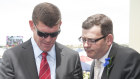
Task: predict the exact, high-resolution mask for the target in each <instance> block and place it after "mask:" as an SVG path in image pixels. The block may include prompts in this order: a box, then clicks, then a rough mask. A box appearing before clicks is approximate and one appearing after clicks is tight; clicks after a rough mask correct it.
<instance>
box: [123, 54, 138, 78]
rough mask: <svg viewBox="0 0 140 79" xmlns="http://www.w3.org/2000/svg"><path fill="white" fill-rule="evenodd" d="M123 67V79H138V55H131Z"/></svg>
mask: <svg viewBox="0 0 140 79" xmlns="http://www.w3.org/2000/svg"><path fill="white" fill-rule="evenodd" d="M126 63H127V64H126V65H125V67H124V77H125V78H124V79H140V54H139V53H136V52H134V53H131V54H130V55H129V56H128V58H127V60H126Z"/></svg>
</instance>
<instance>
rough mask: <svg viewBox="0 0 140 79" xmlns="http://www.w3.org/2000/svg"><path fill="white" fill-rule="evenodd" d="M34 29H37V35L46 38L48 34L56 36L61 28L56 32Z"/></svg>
mask: <svg viewBox="0 0 140 79" xmlns="http://www.w3.org/2000/svg"><path fill="white" fill-rule="evenodd" d="M35 28H36V27H35ZM36 31H37V34H38V36H40V37H42V38H47V37H48V36H50V37H52V38H53V37H56V36H57V35H58V34H59V33H60V31H61V30H60V29H59V30H58V31H57V32H53V33H47V32H41V31H39V30H38V29H37V28H36Z"/></svg>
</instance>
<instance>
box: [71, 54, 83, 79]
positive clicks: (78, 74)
mask: <svg viewBox="0 0 140 79" xmlns="http://www.w3.org/2000/svg"><path fill="white" fill-rule="evenodd" d="M73 76H74V79H83V73H82V67H81V62H80V57H79V55H78V54H77V60H76V65H75V70H74V72H73Z"/></svg>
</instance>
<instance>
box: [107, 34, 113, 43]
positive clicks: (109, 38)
mask: <svg viewBox="0 0 140 79" xmlns="http://www.w3.org/2000/svg"><path fill="white" fill-rule="evenodd" d="M112 42H113V35H112V34H108V36H107V44H108V45H111V44H112Z"/></svg>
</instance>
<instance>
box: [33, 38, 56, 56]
mask: <svg viewBox="0 0 140 79" xmlns="http://www.w3.org/2000/svg"><path fill="white" fill-rule="evenodd" d="M31 43H32V46H33V51H34V55H35V59H36V58H37V57H39V56H40V55H41V53H42V52H43V51H42V50H41V49H40V48H39V47H38V45H37V43H36V42H35V40H34V38H33V37H32V38H31ZM47 53H48V55H49V56H51V57H52V58H53V59H56V53H55V44H54V45H53V47H52V48H51V50H50V51H48V52H47Z"/></svg>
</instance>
